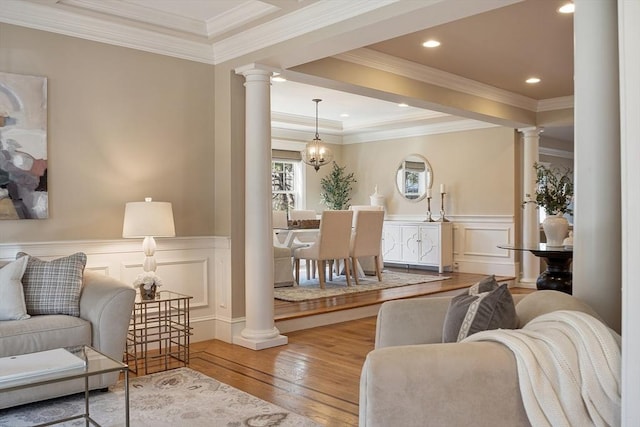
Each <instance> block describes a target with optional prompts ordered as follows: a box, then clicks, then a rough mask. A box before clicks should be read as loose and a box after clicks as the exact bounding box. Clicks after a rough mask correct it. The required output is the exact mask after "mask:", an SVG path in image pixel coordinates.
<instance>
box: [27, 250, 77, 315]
mask: <svg viewBox="0 0 640 427" xmlns="http://www.w3.org/2000/svg"><path fill="white" fill-rule="evenodd" d="M23 256H24V257H28V259H29V260H28V262H27V269H26V270H25V272H24V276H22V285H23V287H24V300H25V303H26V305H27V313H29V314H31V315H36V314H66V315H69V316H76V317H78V316H80V291H81V290H82V275H83V273H84V266H85V265H86V263H87V255H85V254H83V253H82V252H78V253H75V254H73V255H70V256H68V257H64V258H58V259H54V260H52V261H43V260H41V259H38V258H36V257H33V256H29V255H27V254H25V253H23V252H20V253H18V255H17V257H18V258H19V257H23Z"/></svg>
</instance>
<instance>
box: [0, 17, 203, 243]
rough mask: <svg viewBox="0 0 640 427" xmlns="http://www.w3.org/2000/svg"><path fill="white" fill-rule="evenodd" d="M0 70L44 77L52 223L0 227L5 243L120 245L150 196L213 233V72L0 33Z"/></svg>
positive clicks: (40, 36) (37, 34) (64, 40)
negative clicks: (131, 210)
mask: <svg viewBox="0 0 640 427" xmlns="http://www.w3.org/2000/svg"><path fill="white" fill-rule="evenodd" d="M0 70H2V71H4V72H8V73H17V74H29V75H38V76H45V77H47V78H48V167H49V169H48V189H49V219H46V220H9V221H0V242H3V243H8V242H26V241H57V240H75V239H78V240H80V239H111V238H120V237H121V235H122V216H123V212H124V204H125V202H128V201H133V200H142V199H143V198H144V197H145V196H151V197H153V198H154V199H155V200H162V201H170V202H172V203H173V208H174V216H175V221H176V233H177V235H179V236H197V235H212V234H213V232H214V209H215V205H214V182H215V180H214V170H213V169H214V168H213V162H214V121H213V117H214V67H213V66H210V65H205V64H199V63H195V62H190V61H184V60H180V59H175V58H170V57H167V56H161V55H155V54H150V53H145V52H141V51H136V50H132V49H126V48H121V47H116V46H110V45H106V44H101V43H95V42H90V41H85V40H80V39H75V38H71V37H66V36H61V35H57V34H52V33H46V32H41V31H36V30H31V29H26V28H20V27H15V26H11V25H6V24H0Z"/></svg>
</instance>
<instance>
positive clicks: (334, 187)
mask: <svg viewBox="0 0 640 427" xmlns="http://www.w3.org/2000/svg"><path fill="white" fill-rule="evenodd" d="M332 167H333V169H332V170H331V173H329V175H327V176H325V177H324V178H322V179H321V180H320V186H321V187H322V192H321V193H320V201H321V202H322V203H324V204H325V205H326V206H327V207H328V208H329V209H332V210H343V209H348V208H349V201H350V200H351V191H353V183H354V182H358V181H356V179H355V177H354V175H353V172H352V173H350V174H346V173H345V169H346V166H339V165H338V164H337V163H336V162H332Z"/></svg>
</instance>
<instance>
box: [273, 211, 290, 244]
mask: <svg viewBox="0 0 640 427" xmlns="http://www.w3.org/2000/svg"><path fill="white" fill-rule="evenodd" d="M271 224H272V228H273V236H274V239H277V241H278V243H279V244H283V243H284V241H285V239H286V237H287V232H286V231H282V230H286V229H287V227H288V223H287V211H273V213H272V219H271Z"/></svg>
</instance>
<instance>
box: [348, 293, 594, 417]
mask: <svg viewBox="0 0 640 427" xmlns="http://www.w3.org/2000/svg"><path fill="white" fill-rule="evenodd" d="M450 301H451V297H432V298H419V299H418V298H417V299H410V300H398V301H389V302H385V303H384V304H383V305H382V307H381V308H380V311H379V313H378V320H377V326H376V337H375V349H374V350H373V351H372V352H370V353H369V355H368V356H367V359H366V361H365V363H364V366H363V368H362V375H361V378H360V408H359V410H360V426H361V427H378V426H380V427H383V426H437V427H447V426H451V427H458V426H474V427H482V426H487V427H496V426H498V427H500V426H504V427H519V426H531V423H530V422H529V418H528V416H527V413H526V412H525V408H524V405H523V400H522V397H521V392H520V386H519V381H518V372H517V366H516V358H515V357H514V354H513V353H512V351H511V350H510V349H509V348H508V347H506V346H504V345H502V344H500V343H498V342H492V341H480V342H454V343H442V335H443V326H444V322H445V316H446V313H447V311H448V308H449V303H450ZM514 301H515V303H516V314H517V316H518V321H519V327H523V326H524V325H526V324H527V323H529V322H530V321H532V320H533V319H535V318H536V317H538V316H541V315H543V314H546V313H551V312H556V311H557V310H575V311H579V312H584V313H587V314H590V315H591V316H594V317H596V318H599V316H598V315H597V314H596V313H595V312H594V310H593V309H592V308H590V307H589V306H588V305H586V304H585V303H584V302H582V301H580V300H579V299H577V298H575V297H573V296H571V295H567V294H564V293H562V292H557V291H537V292H534V293H532V294H529V295H514Z"/></svg>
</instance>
